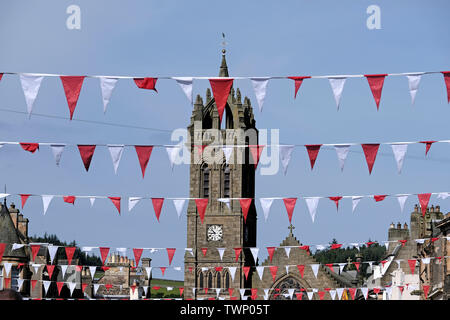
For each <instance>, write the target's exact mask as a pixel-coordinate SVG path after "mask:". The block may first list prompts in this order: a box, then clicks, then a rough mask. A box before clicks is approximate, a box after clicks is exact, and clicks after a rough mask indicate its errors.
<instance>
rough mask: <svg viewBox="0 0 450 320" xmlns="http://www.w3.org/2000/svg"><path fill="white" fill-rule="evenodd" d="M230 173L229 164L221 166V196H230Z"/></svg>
mask: <svg viewBox="0 0 450 320" xmlns="http://www.w3.org/2000/svg"><path fill="white" fill-rule="evenodd" d="M230 177H231V174H230V166H229V165H226V166H224V168H223V197H224V198H229V197H230V196H231V192H230V188H231V179H230Z"/></svg>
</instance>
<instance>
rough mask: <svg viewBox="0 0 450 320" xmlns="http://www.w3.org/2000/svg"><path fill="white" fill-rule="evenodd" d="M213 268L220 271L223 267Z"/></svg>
mask: <svg viewBox="0 0 450 320" xmlns="http://www.w3.org/2000/svg"><path fill="white" fill-rule="evenodd" d="M214 269H215V270H216V272H221V271H222V270H223V267H214Z"/></svg>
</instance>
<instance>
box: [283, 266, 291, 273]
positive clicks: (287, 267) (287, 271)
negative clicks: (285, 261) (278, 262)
mask: <svg viewBox="0 0 450 320" xmlns="http://www.w3.org/2000/svg"><path fill="white" fill-rule="evenodd" d="M284 267H285V268H286V274H289V267H290V266H289V265H286V266H284Z"/></svg>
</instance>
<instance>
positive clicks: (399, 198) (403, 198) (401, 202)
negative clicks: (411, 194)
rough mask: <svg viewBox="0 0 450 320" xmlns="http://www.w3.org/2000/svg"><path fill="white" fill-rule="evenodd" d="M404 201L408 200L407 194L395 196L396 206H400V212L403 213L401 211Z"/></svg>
mask: <svg viewBox="0 0 450 320" xmlns="http://www.w3.org/2000/svg"><path fill="white" fill-rule="evenodd" d="M406 199H408V195H407V194H405V195H398V196H397V200H398V204H399V205H400V212H403V209H404V208H405V202H406Z"/></svg>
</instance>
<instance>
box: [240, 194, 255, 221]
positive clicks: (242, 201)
mask: <svg viewBox="0 0 450 320" xmlns="http://www.w3.org/2000/svg"><path fill="white" fill-rule="evenodd" d="M252 200H253V199H252V198H245V199H239V203H240V205H241V209H242V215H243V216H244V222H247V214H248V209H249V208H250V205H251V204H252Z"/></svg>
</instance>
